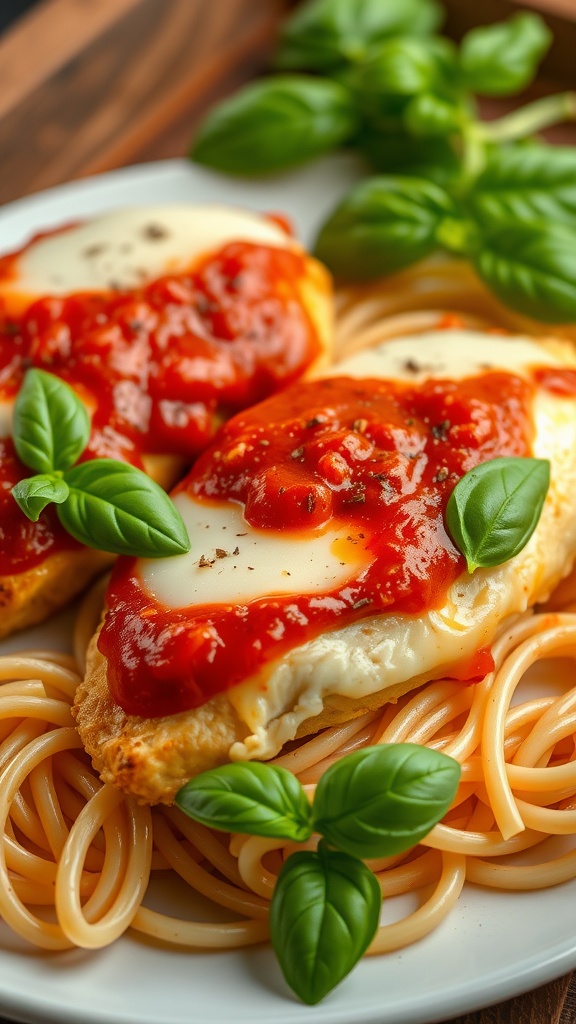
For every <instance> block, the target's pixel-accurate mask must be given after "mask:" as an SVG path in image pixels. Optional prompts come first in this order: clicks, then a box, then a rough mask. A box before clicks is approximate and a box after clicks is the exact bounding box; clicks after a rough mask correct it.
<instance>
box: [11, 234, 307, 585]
mask: <svg viewBox="0 0 576 1024" xmlns="http://www.w3.org/2000/svg"><path fill="white" fill-rule="evenodd" d="M16 263H17V254H16V255H12V256H8V257H4V258H3V259H0V282H1V280H2V278H4V279H9V278H10V276H11V275H12V274H13V273H14V268H15V266H16ZM304 274H305V262H304V257H303V256H302V255H300V254H299V253H298V252H293V251H289V250H288V249H286V250H285V249H282V248H278V247H272V246H270V247H268V246H262V245H256V244H251V243H248V242H233V243H230V244H228V245H225V246H224V247H223V248H222V249H221V250H219V251H218V252H216V253H215V254H211V255H210V256H208V257H205V258H203V259H201V260H200V261H199V262H197V263H196V265H195V266H194V268H193V269H192V270H191V271H190V272H188V273H178V274H171V275H168V276H164V277H162V278H160V279H158V280H156V281H153V282H152V283H150V284H147V285H145V286H143V287H141V288H135V289H131V290H129V291H126V290H122V291H115V290H114V289H113V288H111V289H110V290H109V291H106V292H94V293H79V294H73V295H70V296H62V297H60V296H57V297H56V296H52V297H45V298H40V299H37V300H35V301H33V302H31V303H30V304H29V305H28V306H27V307H26V308H25V309H24V310H23V311H22V312H21V313H19V314H18V315H17V316H16V315H14V313H13V312H11V313H8V312H7V310H6V309H3V307H2V299H1V298H0V400H2V399H11V398H14V396H15V395H16V393H17V391H18V389H19V387H20V385H21V382H22V378H23V374H24V372H25V370H26V369H27V368H29V367H31V366H35V367H39V368H42V369H44V370H47V371H49V372H51V373H54V374H57V375H58V376H59V377H61V378H62V379H63V380H65V381H67V383H69V384H70V385H72V387H74V389H75V390H76V391H77V392H78V393H79V394H80V395H81V397H82V398H83V399H84V400H85V401H86V404H87V405H88V407H89V409H90V411H91V413H92V435H91V439H90V443H89V447H88V450H87V452H86V455H85V457H88V458H89V457H91V456H92V457H94V456H100V457H109V458H115V459H121V460H123V461H128V462H131V463H133V464H134V465H136V466H141V465H142V455H143V454H148V453H170V454H177V455H180V456H182V457H183V458H184V459H185V460H186V461H187V462H188V463H190V462H191V461H192V460H193V459H194V458H195V457H196V456H197V455H198V453H199V452H200V451H202V450H203V449H204V448H205V447H206V445H207V444H208V443H209V442H210V440H211V439H212V437H213V435H214V433H215V431H216V429H217V427H218V426H219V424H220V422H221V420H222V418H223V417H225V416H228V415H230V414H231V413H232V412H235V411H237V410H238V409H241V408H244V407H245V406H246V405H250V404H252V403H254V402H257V401H259V400H260V399H262V398H263V397H265V396H266V395H269V394H270V393H272V392H274V391H276V390H277V389H278V388H279V387H281V386H284V385H285V384H286V383H289V382H290V381H292V380H294V379H295V378H296V377H297V376H299V375H300V374H301V373H302V372H303V371H304V370H305V368H306V367H307V366H308V365H309V364H310V363H311V362H312V361H313V360H314V358H315V357H316V356H317V354H318V351H319V342H318V338H317V335H316V331H315V328H314V326H313V324H312V322H311V320H310V318H309V316H308V314H307V312H306V310H305V309H304V308H303V306H302V302H301V299H300V296H299V292H298V284H299V281H300V280H301V279H302V277H303V276H304ZM3 444H4V446H5V451H4V453H3V454H4V458H2V460H1V461H0V483H1V491H0V541H1V544H0V574H6V573H11V572H20V571H23V570H25V569H28V568H31V567H33V566H34V565H36V564H38V562H39V561H40V560H41V559H43V558H44V557H46V555H47V554H49V553H51V552H54V551H57V550H60V549H62V548H70V547H74V546H76V542H75V541H73V540H72V538H70V537H69V536H68V535H67V534H66V533H65V532H64V531H63V530H62V528H61V527H60V525H59V523H58V520H57V518H56V516H55V515H52V514H51V512H50V510H47V512H44V513H42V516H41V518H40V521H39V523H38V524H32V523H30V522H29V521H28V520H26V519H25V517H24V515H23V513H21V512H20V510H19V509H18V508H17V506H16V505H15V502H14V500H13V498H12V497H11V496H10V493H9V492H10V488H11V486H13V484H14V483H15V482H16V481H17V480H18V479H20V478H21V477H22V476H26V475H30V474H29V472H28V470H26V469H25V468H24V467H22V466H21V464H20V463H19V462H18V460H17V459H16V458H15V456H14V453H13V447H12V444H11V441H10V440H8V439H7V440H5V441H4V442H3ZM12 506H13V507H12Z"/></svg>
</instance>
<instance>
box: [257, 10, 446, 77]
mask: <svg viewBox="0 0 576 1024" xmlns="http://www.w3.org/2000/svg"><path fill="white" fill-rule="evenodd" d="M441 19H442V13H441V8H440V7H439V5H438V4H437V3H436V2H435V0H386V2H385V3H383V2H382V0H308V3H303V4H300V5H299V6H298V9H297V10H296V13H295V14H293V15H292V17H291V18H289V19H288V20H287V21H286V23H285V25H284V28H283V30H282V34H281V38H280V47H279V50H278V52H277V54H276V58H275V65H276V67H277V68H280V69H282V70H284V71H287V70H290V71H296V70H307V71H323V72H331V71H333V70H335V69H337V68H339V67H341V66H342V65H344V64H347V63H357V62H359V61H362V60H363V59H364V58H365V56H366V54H367V53H368V52H369V50H370V49H371V48H373V47H374V46H377V45H378V44H379V43H381V42H382V41H383V40H384V39H387V38H389V37H390V36H394V35H401V34H403V33H407V34H410V35H428V34H429V33H430V32H433V31H434V29H435V28H437V26H438V25H439V23H440V21H441Z"/></svg>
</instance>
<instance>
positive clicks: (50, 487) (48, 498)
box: [11, 473, 69, 523]
mask: <svg viewBox="0 0 576 1024" xmlns="http://www.w3.org/2000/svg"><path fill="white" fill-rule="evenodd" d="M11 494H12V497H13V498H14V500H15V501H16V503H17V504H18V506H19V507H20V508H21V509H22V511H23V513H24V515H25V516H28V519H31V520H32V522H33V523H37V522H38V519H39V518H40V513H41V512H43V511H44V509H45V508H46V505H49V504H50V502H52V501H55V502H56V504H57V505H61V504H62V502H63V501H66V498H67V497H68V494H69V488H68V484H67V483H65V482H64V480H62V478H61V477H58V476H54V475H53V474H51V473H42V474H40V475H39V476H30V477H28V478H27V479H26V480H19V481H18V483H17V484H15V485H14V487H13V488H12V491H11Z"/></svg>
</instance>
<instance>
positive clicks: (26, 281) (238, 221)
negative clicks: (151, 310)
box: [0, 205, 298, 309]
mask: <svg viewBox="0 0 576 1024" xmlns="http://www.w3.org/2000/svg"><path fill="white" fill-rule="evenodd" d="M238 241H243V242H254V243H258V244H261V245H270V246H279V247H281V248H298V246H297V243H296V242H295V241H294V240H293V239H291V238H290V236H289V235H287V234H286V232H285V231H283V230H282V228H281V227H280V226H279V225H278V224H276V223H275V222H273V221H271V220H269V219H268V218H266V217H264V216H263V215H261V214H257V213H251V212H248V211H245V210H239V209H238V210H237V209H234V208H231V207H226V206H218V205H202V206H194V205H189V206H157V207H155V206H151V207H133V208H131V209H130V208H129V209H124V210H114V211H112V212H111V213H109V214H105V215H103V216H101V217H96V218H95V219H94V220H91V221H88V222H87V223H85V224H80V225H77V226H74V227H71V228H68V229H66V230H64V231H60V232H58V233H57V234H53V235H48V236H47V237H45V238H40V239H38V240H37V241H35V242H33V243H32V244H31V245H30V246H28V247H27V248H26V249H25V250H24V252H23V253H22V255H21V256H20V257H19V258H18V261H17V264H16V270H15V274H14V276H12V277H10V279H9V280H6V281H0V295H1V296H2V297H3V298H4V299H5V301H6V303H7V305H8V308H9V309H16V308H19V307H20V306H21V305H22V304H23V302H25V301H26V302H29V301H31V300H32V299H33V298H38V297H40V296H43V295H68V294H71V293H73V292H82V291H88V292H94V291H103V290H107V289H110V288H116V289H127V288H134V287H137V286H139V285H143V284H146V283H147V282H149V281H153V280H154V279H155V278H157V277H161V276H162V275H163V274H169V273H177V272H181V271H185V270H187V269H189V268H190V266H191V265H192V264H193V263H194V262H195V261H196V260H197V259H198V258H199V257H200V256H202V255H204V254H208V253H210V252H212V251H214V250H215V249H219V248H221V247H222V246H224V245H227V244H228V243H230V242H238Z"/></svg>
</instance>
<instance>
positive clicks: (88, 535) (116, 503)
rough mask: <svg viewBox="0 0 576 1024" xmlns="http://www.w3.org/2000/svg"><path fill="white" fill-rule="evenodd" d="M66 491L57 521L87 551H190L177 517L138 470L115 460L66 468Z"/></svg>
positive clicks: (159, 490) (165, 497) (154, 554)
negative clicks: (96, 549)
mask: <svg viewBox="0 0 576 1024" xmlns="http://www.w3.org/2000/svg"><path fill="white" fill-rule="evenodd" d="M64 479H65V481H66V483H67V484H68V487H69V489H70V493H69V496H68V498H67V500H66V501H65V503H64V504H63V505H59V506H58V518H59V519H60V522H61V523H62V525H63V527H64V529H65V530H67V531H68V533H70V534H71V535H72V537H75V538H76V540H79V541H80V543H81V544H86V545H87V546H88V547H91V548H98V549H100V550H102V551H110V552H112V553H113V554H117V555H139V556H142V557H147V558H160V557H164V556H166V555H181V554H183V553H184V552H186V551H189V550H190V541H189V539H188V534H187V532H186V527H185V526H184V523H183V522H182V518H181V516H180V513H179V512H178V510H177V508H176V506H175V505H174V504H173V503H172V501H171V500H170V498H169V497H168V495H167V494H166V492H165V491H163V490H162V488H161V487H159V486H158V484H155V483H154V481H153V480H151V479H150V477H148V476H146V474H145V473H142V472H141V471H140V470H139V469H135V468H134V466H130V465H128V464H126V463H123V462H116V461H115V460H114V459H91V460H90V461H89V462H82V463H80V465H78V466H75V467H74V468H73V469H69V470H68V471H67V472H66V473H65V474H64Z"/></svg>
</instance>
